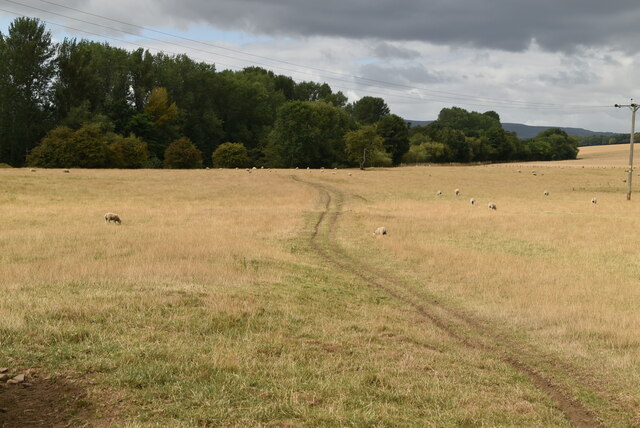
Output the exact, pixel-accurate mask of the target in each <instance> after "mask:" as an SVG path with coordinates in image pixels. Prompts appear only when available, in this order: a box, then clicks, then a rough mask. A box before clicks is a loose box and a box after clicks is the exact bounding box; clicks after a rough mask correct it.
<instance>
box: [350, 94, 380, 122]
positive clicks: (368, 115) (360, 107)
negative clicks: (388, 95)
mask: <svg viewBox="0 0 640 428" xmlns="http://www.w3.org/2000/svg"><path fill="white" fill-rule="evenodd" d="M351 110H352V113H353V117H354V118H355V119H356V120H357V121H358V122H360V123H361V124H363V125H373V124H374V123H376V122H377V121H379V120H380V119H382V118H383V117H385V116H386V115H388V114H389V113H390V111H389V106H387V103H385V102H384V100H383V99H382V98H377V97H362V98H360V99H359V100H358V101H356V102H355V103H353V105H352V107H351Z"/></svg>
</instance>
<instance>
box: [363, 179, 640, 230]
mask: <svg viewBox="0 0 640 428" xmlns="http://www.w3.org/2000/svg"><path fill="white" fill-rule="evenodd" d="M516 172H518V173H521V172H522V171H521V170H517V171H516ZM531 175H537V172H536V171H535V170H534V171H531ZM541 175H544V174H541ZM639 175H640V174H639ZM453 193H454V195H455V196H460V189H455V190H454V191H453ZM543 195H544V196H549V191H548V190H545V191H544V192H543ZM436 196H442V190H438V191H437V192H436ZM469 203H470V204H471V205H473V206H475V205H477V203H478V201H477V200H476V199H475V198H471V199H470V200H469ZM591 203H592V204H594V205H595V204H597V203H598V199H596V198H591ZM487 207H488V208H489V209H490V210H494V211H496V210H497V209H498V206H497V205H496V204H495V203H494V202H489V204H488V205H487ZM373 234H374V235H386V234H387V229H386V228H385V227H378V228H377V229H376V230H375V231H374V232H373Z"/></svg>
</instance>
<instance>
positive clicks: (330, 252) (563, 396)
mask: <svg viewBox="0 0 640 428" xmlns="http://www.w3.org/2000/svg"><path fill="white" fill-rule="evenodd" d="M292 178H293V179H294V180H295V181H297V182H300V183H303V184H306V185H309V186H311V187H314V188H315V189H316V190H318V192H319V194H320V196H321V197H322V198H323V199H324V204H323V205H324V208H323V211H322V212H320V215H319V216H318V220H317V222H316V224H315V225H314V228H313V232H312V235H311V238H310V244H311V246H312V248H313V249H314V250H315V251H316V253H318V254H319V255H320V256H321V257H322V258H323V259H325V260H326V261H328V262H330V263H332V264H334V265H336V266H337V267H339V268H340V269H341V270H343V271H345V272H347V273H350V274H352V275H355V276H357V277H359V278H360V279H362V280H363V281H364V282H366V283H368V284H370V285H372V286H374V287H375V288H378V289H380V290H382V291H384V292H385V293H387V294H388V295H390V296H392V297H394V298H396V299H398V300H400V301H402V302H404V303H406V304H408V305H410V306H411V307H413V308H414V310H416V312H417V313H419V314H420V315H421V316H423V317H424V318H426V319H428V320H429V321H430V322H431V323H433V324H434V325H435V326H436V327H438V328H439V329H440V330H442V331H443V332H445V333H446V334H447V335H449V336H450V337H452V338H454V339H456V340H458V341H459V342H461V343H463V344H464V345H466V346H469V347H471V348H474V349H478V350H482V351H484V352H487V353H490V354H492V355H493V356H495V357H496V358H498V359H499V360H501V361H503V362H504V363H506V364H508V365H510V366H511V367H513V368H515V369H516V370H518V371H519V372H521V373H523V374H525V375H526V376H527V377H528V378H529V379H530V380H531V382H532V383H533V384H534V385H535V386H536V387H537V388H538V389H539V390H540V391H542V392H544V393H545V394H546V395H547V396H549V397H550V398H551V399H552V400H553V401H554V402H555V404H556V405H557V407H558V408H559V409H560V410H561V411H562V412H563V413H564V414H565V416H566V417H567V419H568V420H569V421H570V422H571V423H572V424H573V425H574V426H576V427H580V428H582V427H584V428H590V427H602V426H603V424H602V423H601V422H600V421H598V419H597V418H596V417H595V416H594V415H593V414H592V412H591V411H589V410H588V409H586V408H585V407H584V406H583V405H582V403H580V402H578V401H577V400H574V399H573V398H571V397H570V396H569V395H568V394H567V393H566V392H565V390H564V388H562V387H561V386H559V385H558V384H557V383H555V382H553V381H551V380H550V379H548V378H547V377H546V376H544V375H542V374H540V373H538V372H536V371H535V370H534V369H533V368H532V367H530V366H529V365H527V364H526V363H524V362H522V361H520V360H518V359H517V358H516V357H514V356H512V355H506V354H504V353H503V352H501V351H499V350H497V349H496V348H495V347H494V346H491V345H487V344H485V343H482V342H479V341H477V340H473V339H471V338H469V337H466V336H464V335H462V334H460V333H459V332H458V331H457V329H456V327H455V326H454V324H453V323H452V322H451V321H448V320H446V319H444V318H442V317H440V316H438V315H436V314H435V313H434V311H430V310H429V308H428V307H427V306H426V305H425V303H426V304H427V305H430V306H431V307H433V308H437V309H439V310H440V311H443V312H445V313H447V315H449V316H450V317H453V318H457V319H458V320H461V321H464V322H465V323H466V324H468V325H470V326H471V327H473V328H474V330H476V333H478V334H480V335H481V336H483V338H485V339H492V338H494V339H495V337H494V336H493V335H492V334H490V332H488V331H487V328H486V327H485V326H483V325H482V323H480V322H479V321H478V320H476V319H473V318H471V317H470V316H468V315H466V314H464V313H462V312H461V311H453V310H452V309H451V308H449V307H446V306H445V305H443V304H440V303H439V302H438V301H437V300H434V299H428V298H426V296H422V295H418V294H417V292H415V291H414V290H411V289H409V288H407V287H406V286H403V285H400V284H399V281H398V280H395V279H392V278H389V276H388V275H387V274H386V273H382V272H379V271H377V270H376V269H372V268H370V267H369V266H365V265H364V264H363V263H361V262H359V261H357V260H354V259H353V257H351V256H350V255H348V254H346V253H345V252H344V251H343V250H341V249H339V248H338V247H337V245H336V244H335V242H332V239H331V238H332V237H333V235H334V234H335V231H336V229H337V227H336V226H337V222H338V218H339V216H340V213H341V210H342V204H343V202H344V194H343V193H342V192H341V191H339V190H337V189H335V188H333V187H332V186H328V185H324V184H320V183H314V182H309V181H305V180H301V179H299V178H298V177H295V176H292ZM332 202H333V203H334V204H335V207H336V209H335V210H334V211H333V212H332V210H331V205H332ZM327 222H328V226H327V227H328V231H327V232H326V236H325V238H326V240H327V247H328V249H325V248H323V246H322V245H321V244H320V243H319V242H318V239H319V237H320V235H321V233H320V230H321V227H322V226H325V223H327ZM354 265H355V266H354ZM363 271H364V272H368V273H363ZM371 272H374V273H375V274H376V275H375V276H373V275H371ZM385 282H386V283H387V284H385ZM398 289H400V290H398ZM407 294H410V295H411V296H407ZM416 299H420V301H416ZM503 345H509V343H503Z"/></svg>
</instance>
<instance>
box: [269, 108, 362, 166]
mask: <svg viewBox="0 0 640 428" xmlns="http://www.w3.org/2000/svg"><path fill="white" fill-rule="evenodd" d="M352 126H353V124H352V121H351V120H350V118H349V116H348V115H347V113H346V112H345V111H344V110H343V109H340V108H339V107H335V106H333V105H332V104H329V103H326V102H324V101H317V102H311V101H290V102H288V103H286V104H284V105H283V106H282V107H281V108H280V109H279V110H278V114H277V117H276V121H275V124H274V126H273V131H272V132H271V134H270V135H269V145H268V147H267V148H266V155H267V157H266V161H267V163H268V164H269V165H271V166H275V167H284V168H290V167H311V168H318V167H323V166H325V167H333V166H339V165H344V164H345V154H344V140H343V137H344V134H345V133H346V132H347V131H348V130H349V129H350V128H351V127H352Z"/></svg>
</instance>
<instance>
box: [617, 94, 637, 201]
mask: <svg viewBox="0 0 640 428" xmlns="http://www.w3.org/2000/svg"><path fill="white" fill-rule="evenodd" d="M615 106H616V107H618V108H622V107H629V109H630V110H631V136H630V138H629V170H628V172H629V177H628V178H627V201H630V200H631V179H632V178H633V139H634V136H635V135H634V134H635V132H636V131H635V128H636V111H638V107H639V106H638V104H635V103H634V102H633V98H631V104H626V105H621V104H616V105H615Z"/></svg>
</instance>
